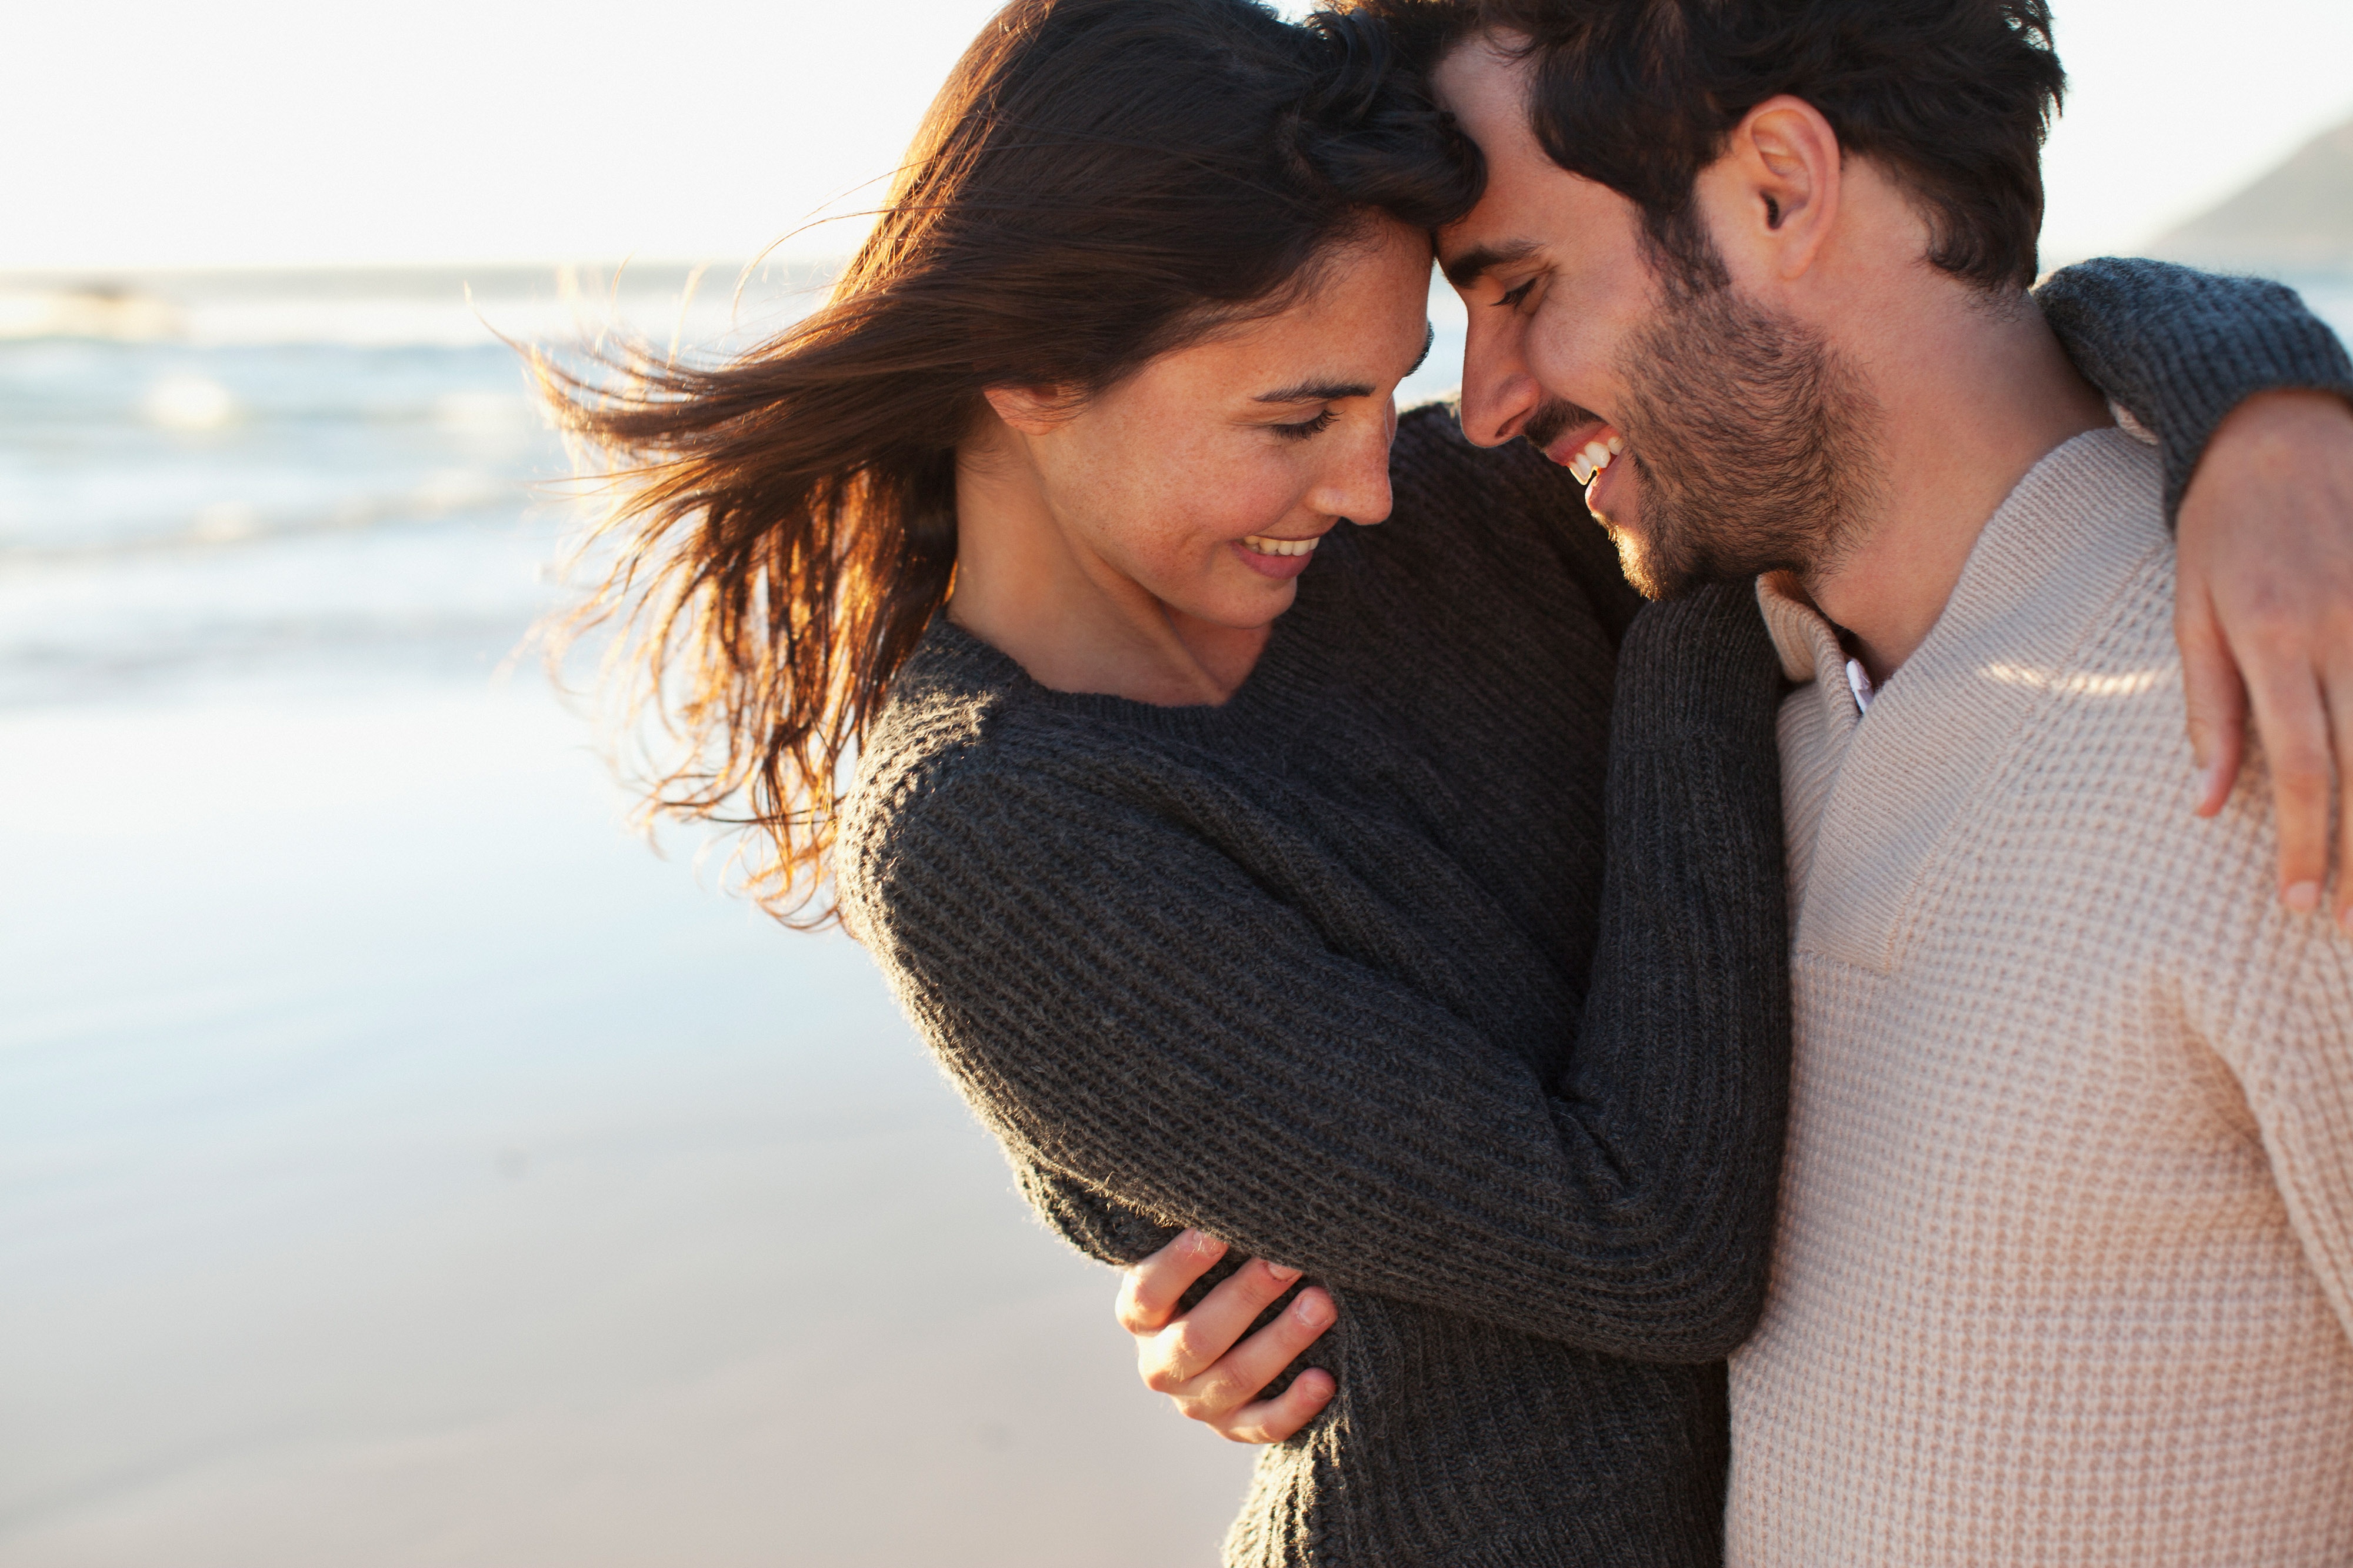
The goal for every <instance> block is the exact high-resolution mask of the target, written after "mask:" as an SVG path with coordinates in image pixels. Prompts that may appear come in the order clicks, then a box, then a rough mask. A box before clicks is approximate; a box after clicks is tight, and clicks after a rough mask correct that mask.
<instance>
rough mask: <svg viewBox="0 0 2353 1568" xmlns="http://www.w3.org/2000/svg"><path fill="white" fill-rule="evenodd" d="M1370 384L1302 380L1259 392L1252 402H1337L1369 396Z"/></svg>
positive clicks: (1370, 392)
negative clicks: (1345, 398) (1276, 389)
mask: <svg viewBox="0 0 2353 1568" xmlns="http://www.w3.org/2000/svg"><path fill="white" fill-rule="evenodd" d="M1371 395H1373V388H1372V384H1370V383H1369V382H1362V381H1303V382H1301V383H1300V384H1298V385H1296V386H1286V387H1284V388H1282V390H1281V391H1279V392H1261V393H1260V394H1259V395H1257V396H1256V397H1253V398H1251V399H1250V401H1251V402H1252V403H1337V402H1339V401H1340V399H1342V398H1344V397H1370V396H1371Z"/></svg>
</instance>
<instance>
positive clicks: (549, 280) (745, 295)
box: [0, 260, 839, 351]
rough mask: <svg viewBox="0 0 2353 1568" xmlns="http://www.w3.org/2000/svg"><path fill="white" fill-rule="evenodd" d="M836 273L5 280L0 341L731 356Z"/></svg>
mask: <svg viewBox="0 0 2353 1568" xmlns="http://www.w3.org/2000/svg"><path fill="white" fill-rule="evenodd" d="M838 271H839V264H838V263H837V262H834V261H830V260H823V261H808V260H794V261H786V262H772V263H767V264H765V265H763V266H762V267H760V268H757V269H755V270H754V272H752V273H751V274H750V275H749V276H745V275H744V273H743V269H742V268H736V267H733V266H724V267H719V266H714V267H696V266H686V265H681V264H678V263H648V264H644V265H628V266H623V267H620V268H515V267H492V268H322V269H314V270H290V269H254V270H246V271H214V272H132V273H122V274H117V275H111V276H102V277H76V276H67V275H55V274H48V275H39V274H15V275H0V342H37V341H44V340H53V339H55V340H82V341H90V342H120V343H184V344H187V345H189V346H192V347H197V348H227V347H282V346H290V345H294V344H304V343H313V344H322V345H325V344H332V345H340V346H344V347H352V348H398V347H417V348H467V347H476V346H480V345H482V344H486V343H495V342H500V341H501V339H503V340H505V341H508V342H521V343H554V344H563V343H573V342H581V341H584V340H588V339H594V338H596V337H597V336H599V335H601V334H604V333H607V332H610V331H614V330H616V329H618V330H622V331H628V332H630V333H633V334H635V335H638V336H640V337H644V338H646V339H649V341H652V342H657V343H662V344H669V343H671V342H676V343H677V344H678V345H679V346H681V348H684V347H690V346H692V347H702V348H706V349H712V350H718V351H725V350H728V349H733V348H739V347H743V346H745V345H747V344H749V343H752V342H759V341H762V340H764V339H765V338H767V337H769V336H772V335H774V334H775V333H776V332H777V331H782V330H783V329H785V328H786V327H788V326H790V325H791V324H792V323H793V322H795V321H798V320H800V319H801V318H802V317H803V316H805V315H807V313H808V312H809V310H812V309H814V308H815V307H816V306H817V305H818V303H819V302H820V301H821V300H823V298H824V294H825V290H826V289H827V288H828V286H829V284H830V282H831V280H832V279H833V277H834V275H835V274H836V273H837V272H838Z"/></svg>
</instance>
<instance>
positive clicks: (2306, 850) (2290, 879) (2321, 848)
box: [2248, 664, 2335, 914]
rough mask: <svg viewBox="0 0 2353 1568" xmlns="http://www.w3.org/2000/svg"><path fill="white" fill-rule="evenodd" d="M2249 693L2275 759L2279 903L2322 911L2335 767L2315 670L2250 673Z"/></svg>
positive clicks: (2266, 745) (2265, 744)
mask: <svg viewBox="0 0 2353 1568" xmlns="http://www.w3.org/2000/svg"><path fill="white" fill-rule="evenodd" d="M2248 685H2249V693H2250V696H2251V697H2252V699H2253V703H2254V710H2255V724H2256V727H2257V729H2258V730H2259V731H2261V733H2262V735H2263V752H2264V754H2265V755H2266V756H2268V757H2269V758H2270V759H2271V764H2272V797H2273V805H2274V811H2275V813H2276V815H2277V817H2278V826H2279V885H2280V901H2281V902H2283V903H2284V904H2285V905H2286V906H2287V907H2288V908H2289V909H2291V910H2295V912H2296V913H2298V914H2310V913H2312V912H2313V911H2314V910H2317V909H2319V908H2320V889H2321V884H2322V883H2323V882H2324V881H2325V880H2326V879H2327V875H2328V788H2329V784H2330V780H2331V773H2332V770H2333V769H2334V766H2335V754H2334V752H2333V751H2332V749H2331V747H2330V745H2329V735H2328V710H2327V706H2326V705H2325V704H2324V702H2323V700H2322V697H2321V690H2320V680H2319V677H2318V675H2317V674H2316V672H2315V671H2314V670H2313V668H2312V667H2311V666H2310V665H2308V664H2307V665H2305V666H2304V667H2303V668H2296V667H2295V666H2294V665H2286V666H2282V667H2280V668H2274V669H2270V670H2265V671H2250V679H2249V682H2248Z"/></svg>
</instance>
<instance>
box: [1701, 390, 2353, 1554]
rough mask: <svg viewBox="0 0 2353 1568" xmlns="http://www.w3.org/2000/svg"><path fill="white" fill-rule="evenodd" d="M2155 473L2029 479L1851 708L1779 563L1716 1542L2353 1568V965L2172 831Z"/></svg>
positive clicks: (2183, 782) (2236, 865)
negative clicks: (1769, 1224)
mask: <svg viewBox="0 0 2353 1568" xmlns="http://www.w3.org/2000/svg"><path fill="white" fill-rule="evenodd" d="M2160 483H2161V476H2160V473H2159V465H2158V458H2157V456H2156V454H2155V453H2153V452H2150V451H2148V450H2147V449H2146V448H2144V447H2141V446H2139V445H2138V444H2137V443H2136V442H2134V441H2133V440H2131V439H2130V438H2129V437H2126V436H2124V435H2123V434H2121V433H2119V432H2117V431H2114V430H2102V431H2096V432H2094V433H2092V434H2089V435H2086V436H2083V437H2077V438H2076V439H2075V440H2073V441H2071V442H2069V443H2068V444H2067V445H2065V446H2063V447H2061V448H2059V449H2058V450H2057V451H2055V452H2053V453H2052V454H2051V455H2050V456H2049V457H2048V458H2045V459H2044V460H2043V461H2042V463H2041V464H2040V465H2039V466H2038V467H2037V468H2035V469H2034V470H2033V472H2032V473H2031V474H2029V475H2028V476H2027V478H2026V479H2025V480H2024V481H2023V482H2022V483H2021V485H2020V486H2019V488H2018V489H2017V490H2016V491H2015V492H2014V493H2013V494H2012V495H2011V496H2010V500H2008V502H2007V503H2006V504H2005V505H2004V506H2003V507H2002V509H2001V510H2000V512H1999V513H1998V514H1997V515H1996V516H1995V517H1994V519H1993V520H1992V521H1991V522H1990V523H1989V525H1988V527H1987V529H1986V531H1985V533H1984V535H1983V536H1982V538H1981V539H1980V541H1979V542H1978V546H1977V548H1976V550H1975V552H1973V553H1972V554H1971V556H1970V558H1969V563H1968V569H1967V571H1966V573H1965V574H1964V575H1963V577H1962V579H1961V582H1960V584H1959V585H1958V587H1957V590H1956V592H1955V594H1954V596H1953V599H1952V601H1951V603H1950V605H1948V606H1947V609H1946V612H1945V614H1944V616H1943V617H1942V618H1941V619H1940V620H1939V621H1938V623H1937V625H1936V629H1935V630H1934V632H1933V633H1932V634H1931V636H1930V637H1929V638H1928V640H1927V641H1926V644H1924V645H1923V646H1922V647H1921V648H1920V650H1919V652H1918V653H1917V654H1916V655H1915V656H1914V658H1912V659H1911V661H1910V662H1909V663H1907V664H1905V667H1904V668H1903V669H1902V671H1901V672H1900V673H1899V674H1898V675H1897V676H1896V677H1895V679H1894V680H1893V681H1892V682H1890V683H1889V684H1888V685H1887V686H1886V687H1885V688H1884V689H1883V691H1881V692H1880V694H1879V695H1878V697H1877V698H1876V700H1874V701H1873V703H1872V704H1871V710H1870V715H1869V717H1868V718H1863V717H1862V716H1861V715H1860V714H1859V713H1858V710H1857V706H1856V701H1855V699H1854V696H1853V695H1852V691H1851V689H1850V688H1849V685H1848V682H1847V678H1846V671H1845V658H1844V655H1843V653H1842V652H1841V650H1840V647H1839V645H1838V642H1837V639H1836V637H1835V635H1834V634H1833V633H1832V631H1831V627H1830V626H1829V625H1828V624H1827V623H1826V622H1825V621H1823V619H1822V618H1821V617H1820V616H1819V615H1818V614H1816V613H1815V612H1814V611H1812V610H1811V609H1810V608H1809V607H1808V606H1806V605H1804V604H1803V603H1802V602H1801V601H1800V600H1799V599H1797V598H1795V597H1793V596H1792V594H1791V591H1790V589H1789V586H1788V584H1786V583H1782V582H1780V581H1778V580H1775V579H1768V580H1767V582H1766V583H1764V584H1761V585H1760V588H1759V597H1760V599H1761V600H1762V602H1763V604H1764V605H1765V610H1766V616H1767V621H1768V623H1769V624H1770V625H1771V626H1772V628H1773V632H1774V637H1775V640H1776V642H1777V644H1778V646H1779V647H1780V650H1781V654H1782V658H1783V661H1784V664H1785V666H1786V668H1787V669H1788V673H1789V675H1790V677H1791V678H1792V679H1798V680H1801V681H1804V682H1805V683H1806V684H1805V685H1804V686H1802V687H1801V688H1800V689H1799V690H1798V691H1797V692H1796V693H1795V694H1793V695H1792V696H1791V697H1789V699H1788V701H1787V702H1786V704H1785V706H1784V709H1783V711H1782V715H1781V752H1782V772H1783V786H1784V803H1785V809H1786V812H1787V815H1788V829H1789V831H1788V846H1789V856H1790V872H1791V891H1792V898H1793V900H1794V907H1793V914H1794V917H1795V921H1794V929H1795V931H1796V938H1795V947H1796V952H1795V955H1794V965H1795V984H1796V991H1795V1004H1796V1025H1797V1034H1796V1044H1795V1059H1794V1080H1793V1083H1792V1086H1791V1100H1790V1119H1789V1142H1788V1162H1787V1165H1786V1167H1785V1172H1784V1175H1783V1180H1782V1199H1781V1202H1782V1207H1781V1216H1780V1220H1779V1230H1778V1252H1777V1254H1776V1258H1775V1261H1774V1266H1773V1268H1774V1279H1773V1284H1772V1290H1771V1295H1770V1299H1769V1300H1768V1303H1767V1308H1766V1314H1765V1319H1764V1322H1763V1325H1762V1327H1761V1328H1760V1329H1759V1331H1758V1332H1757V1335H1756V1337H1755V1338H1754V1339H1753V1340H1751V1341H1750V1342H1749V1343H1748V1344H1747V1346H1746V1347H1745V1348H1744V1349H1743V1350H1741V1351H1740V1352H1736V1354H1735V1355H1734V1357H1733V1360H1732V1373H1731V1398H1732V1416H1733V1467H1732V1481H1731V1500H1730V1506H1729V1513H1728V1535H1729V1539H1728V1557H1729V1561H1730V1563H1732V1564H1734V1565H1736V1568H1746V1565H1753V1564H1768V1563H1769V1564H1779V1563H1788V1564H1803V1565H1805V1568H1826V1565H1829V1564H1844V1563H1852V1564H1870V1565H1872V1568H1928V1565H1931V1564H1956V1565H1960V1564H1967V1565H1968V1568H1991V1565H1994V1564H2012V1563H2016V1564H2026V1563H2033V1564H2049V1565H2052V1568H2061V1565H2065V1568H2084V1565H2087V1564H2106V1563H2115V1564H2132V1565H2133V1568H2156V1565H2158V1564H2192V1563H2195V1564H2218V1565H2219V1564H2251V1565H2252V1564H2262V1565H2264V1568H2285V1565H2288V1564H2307V1563H2308V1564H2316V1565H2317V1564H2323V1563H2327V1564H2340V1565H2341V1564H2346V1563H2353V1344H2348V1331H2353V940H2348V938H2347V937H2345V936H2344V935H2343V934H2341V933H2338V932H2337V931H2334V929H2333V928H2332V927H2331V926H2330V925H2329V923H2328V922H2327V921H2326V920H2325V919H2323V918H2315V917H2309V916H2306V917H2299V916H2294V915H2290V914H2287V913H2286V912H2284V910H2282V909H2281V908H2280V906H2279V904H2278V901H2277V900H2276V899H2275V897H2274V892H2273V886H2274V878H2273V871H2272V859H2273V834H2272V820H2271V812H2270V809H2269V804H2268V803H2269V785H2268V782H2267V780H2266V779H2265V778H2263V776H2262V775H2261V773H2260V772H2259V771H2258V772H2257V773H2255V774H2254V776H2251V777H2248V778H2246V779H2245V780H2243V781H2242V783H2241V784H2240V785H2239V788H2238V791H2237V793H2236V795H2234V796H2233V797H2232V802H2231V805H2230V806H2229V807H2228V809H2227V810H2226V811H2225V812H2224V814H2223V815H2222V816H2221V818H2219V819H2218V820H2215V821H2211V822H2200V821H2198V820H2196V819H2195V818H2193V817H2192V816H2190V813H2189V805H2190V787H2191V786H2190V761H2189V751H2188V747H2187V744H2186V743H2185V742H2184V741H2183V739H2182V698H2181V687H2180V672H2179V659H2178V656H2177V655H2176V653H2175V651H2174V647H2173V642H2172V637H2171V627H2170V616H2171V611H2172V604H2173V573H2174V557H2173V549H2172V543H2171V541H2170V540H2169V538H2168V535H2167V532H2166V528H2165V521H2164V515H2163V511H2162V507H2161V499H2160Z"/></svg>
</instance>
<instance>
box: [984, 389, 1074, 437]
mask: <svg viewBox="0 0 2353 1568" xmlns="http://www.w3.org/2000/svg"><path fill="white" fill-rule="evenodd" d="M980 395H982V396H983V397H986V398H987V399H988V406H989V407H990V408H991V409H993V410H995V411H996V414H997V417H998V418H999V419H1001V420H1003V421H1004V422H1005V423H1006V424H1007V425H1008V426H1010V427H1011V428H1013V429H1015V430H1018V431H1019V432H1020V433H1021V434H1022V435H1024V436H1042V435H1044V434H1045V433H1046V432H1047V431H1049V430H1050V429H1052V428H1053V427H1054V426H1057V425H1060V424H1061V423H1062V421H1063V420H1065V419H1067V418H1068V417H1070V413H1071V393H1070V389H1069V388H1067V387H1060V386H987V387H983V388H982V389H981V393H980Z"/></svg>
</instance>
